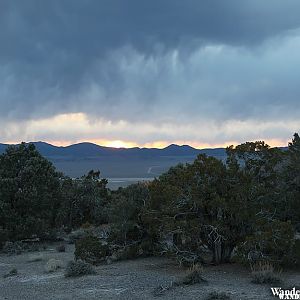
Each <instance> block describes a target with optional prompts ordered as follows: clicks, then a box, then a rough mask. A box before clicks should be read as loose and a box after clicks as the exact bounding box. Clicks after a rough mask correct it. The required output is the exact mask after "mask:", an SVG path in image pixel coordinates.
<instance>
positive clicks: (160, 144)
mask: <svg viewBox="0 0 300 300" xmlns="http://www.w3.org/2000/svg"><path fill="white" fill-rule="evenodd" d="M256 140H264V139H256ZM264 141H265V142H266V143H267V144H268V145H270V146H271V147H286V146H287V145H288V142H289V141H288V140H286V141H284V140H279V139H270V140H264ZM21 142H22V141H4V142H3V143H5V144H19V143H21ZM27 142H29V141H27ZM45 142H46V143H49V144H51V145H54V146H58V147H66V146H69V145H72V144H78V143H84V142H87V143H93V144H96V145H99V146H104V147H112V148H133V147H140V148H158V149H163V148H165V147H167V146H169V145H170V144H176V145H179V146H182V145H189V146H191V147H193V148H196V149H206V148H226V147H227V146H230V145H234V146H236V145H239V144H241V143H240V142H237V141H228V142H226V143H223V144H210V143H198V142H194V141H155V142H149V143H145V144H138V143H135V142H131V141H123V140H98V139H97V140H96V139H89V140H76V141H64V140H49V141H45ZM242 143H243V142H242Z"/></svg>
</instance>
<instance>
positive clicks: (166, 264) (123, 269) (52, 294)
mask: <svg viewBox="0 0 300 300" xmlns="http://www.w3.org/2000/svg"><path fill="white" fill-rule="evenodd" d="M51 248H52V249H51ZM73 252H74V248H73V245H67V251H66V252H65V253H57V252H56V251H55V250H54V247H51V246H50V247H49V248H48V250H46V251H43V252H42V254H43V260H42V261H38V262H28V259H29V257H30V256H31V255H32V253H25V254H22V255H17V256H5V255H0V276H1V277H0V300H3V299H9V300H26V299H28V300H29V299H30V300H32V299H38V300H43V299H47V300H51V299H65V300H67V299H108V300H109V299H136V300H138V299H175V300H176V299H180V300H184V299H203V300H204V299H205V298H206V297H207V295H208V294H209V293H210V292H212V291H222V292H227V293H228V294H230V295H231V298H232V299H276V298H275V297H273V296H272V295H271V291H270V287H269V286H264V285H255V284H252V283H251V278H250V275H249V271H248V270H247V269H245V268H243V267H241V266H238V265H234V264H231V265H224V266H218V267H207V268H205V271H204V275H203V277H204V278H205V279H206V280H207V284H196V285H193V286H181V287H174V288H172V289H171V290H169V291H167V292H166V293H165V294H164V295H163V296H161V297H154V295H153V290H154V289H155V288H156V287H158V286H159V285H167V284H169V283H170V282H172V281H175V280H178V279H179V278H180V277H181V276H183V275H184V274H185V271H184V270H183V269H181V268H179V267H178V266H177V265H176V264H174V262H173V261H171V260H168V259H165V258H145V259H137V260H130V261H122V262H116V263H113V264H110V265H102V266H98V267H97V275H91V276H85V277H80V278H72V279H70V278H65V277H64V275H63V270H60V271H57V272H54V273H46V272H45V264H46V262H47V260H48V259H50V258H57V259H60V260H62V261H63V262H64V263H65V264H66V263H67V262H68V261H69V260H72V259H73ZM12 268H17V270H18V275H17V276H14V277H8V278H3V275H4V274H6V273H7V272H8V271H9V270H11V269H12ZM283 279H284V282H285V285H286V286H289V287H293V286H295V285H299V283H300V271H299V272H288V273H284V274H283Z"/></svg>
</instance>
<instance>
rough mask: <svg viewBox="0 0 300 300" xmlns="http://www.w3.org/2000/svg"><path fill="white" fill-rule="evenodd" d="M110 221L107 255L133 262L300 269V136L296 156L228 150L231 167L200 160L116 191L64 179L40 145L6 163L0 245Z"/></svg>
mask: <svg viewBox="0 0 300 300" xmlns="http://www.w3.org/2000/svg"><path fill="white" fill-rule="evenodd" d="M107 223H109V224H110V228H111V230H110V234H109V237H108V245H109V246H108V249H107V251H105V252H106V255H107V252H109V247H111V248H115V247H116V245H118V246H119V247H123V249H124V248H126V249H129V250H130V251H129V252H130V255H129V256H130V257H136V256H139V255H154V254H166V255H170V256H174V257H176V258H177V259H178V260H179V261H180V262H181V263H196V262H204V261H205V257H206V254H207V253H209V254H210V255H211V260H212V262H213V263H216V264H218V263H223V262H228V261H229V260H230V259H231V258H232V257H233V256H236V257H238V258H239V259H241V260H247V261H249V260H250V261H251V260H255V259H258V258H263V259H269V260H272V261H275V262H279V263H285V262H289V263H291V264H293V263H299V257H300V254H299V253H297V251H298V252H299V248H300V247H299V240H297V239H296V232H297V230H298V231H300V138H299V136H298V134H295V135H294V138H293V140H292V142H291V143H290V144H289V146H288V149H287V150H280V149H278V148H270V147H269V146H268V145H266V144H265V143H264V142H261V141H258V142H251V143H250V142H248V143H245V144H241V145H239V146H236V147H233V146H231V147H228V148H227V161H226V163H224V162H222V161H220V160H218V159H216V158H213V157H207V156H205V155H199V156H198V157H197V159H196V160H195V161H194V163H192V164H180V165H177V166H175V167H172V168H171V169H170V170H169V171H168V172H167V173H165V174H163V175H161V176H160V177H159V178H157V179H155V180H154V181H153V182H151V183H141V184H135V185H131V186H129V187H127V188H120V189H119V190H117V191H110V190H109V189H108V188H107V181H106V180H105V179H101V178H100V173H99V172H94V171H91V172H90V173H89V174H87V175H85V176H83V177H82V178H80V179H77V180H72V179H70V178H68V177H66V176H64V175H63V174H61V173H59V172H57V171H56V170H55V168H54V167H53V165H52V164H51V163H50V162H49V161H47V160H46V159H45V158H43V157H42V156H41V155H40V154H39V153H38V152H37V151H36V149H35V148H34V146H33V145H25V144H21V145H19V146H10V147H9V148H8V149H7V150H6V153H4V154H3V155H1V156H0V239H1V240H0V242H2V243H3V242H5V241H7V240H18V239H22V238H28V237H31V236H33V235H35V236H39V237H40V238H45V239H47V238H51V236H53V235H55V232H56V230H58V229H64V230H65V231H66V232H69V231H71V230H72V229H76V228H79V227H80V226H82V225H83V224H85V225H84V226H87V225H86V224H92V225H94V226H98V225H101V224H107ZM297 255H298V256H297Z"/></svg>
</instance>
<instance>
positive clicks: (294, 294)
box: [271, 287, 300, 299]
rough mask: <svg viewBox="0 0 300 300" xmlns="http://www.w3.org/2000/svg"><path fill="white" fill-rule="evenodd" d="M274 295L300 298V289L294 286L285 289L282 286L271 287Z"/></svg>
mask: <svg viewBox="0 0 300 300" xmlns="http://www.w3.org/2000/svg"><path fill="white" fill-rule="evenodd" d="M271 291H272V293H273V296H277V297H279V299H300V290H296V288H292V289H291V290H283V289H282V288H277V287H275V288H271Z"/></svg>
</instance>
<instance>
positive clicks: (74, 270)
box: [65, 260, 96, 277]
mask: <svg viewBox="0 0 300 300" xmlns="http://www.w3.org/2000/svg"><path fill="white" fill-rule="evenodd" d="M94 274H96V270H95V269H94V267H93V266H92V265H91V264H88V263H86V262H84V261H81V260H77V261H70V262H69V263H68V265H67V267H66V271H65V277H79V276H84V275H94Z"/></svg>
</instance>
